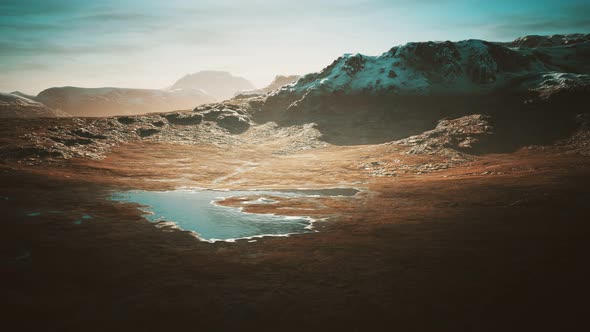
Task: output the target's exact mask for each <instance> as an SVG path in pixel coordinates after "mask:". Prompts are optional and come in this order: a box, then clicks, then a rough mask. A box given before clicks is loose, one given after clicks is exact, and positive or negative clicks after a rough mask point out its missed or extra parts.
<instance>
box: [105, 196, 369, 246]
mask: <svg viewBox="0 0 590 332" xmlns="http://www.w3.org/2000/svg"><path fill="white" fill-rule="evenodd" d="M331 190H335V191H331ZM356 192H357V191H356V190H355V189H345V188H337V189H322V190H310V191H309V192H308V191H306V190H293V191H285V190H280V191H278V190H277V191H216V190H184V189H181V190H173V191H143V190H134V191H126V192H118V193H115V194H113V195H112V197H111V199H113V200H115V201H122V202H131V203H138V204H141V205H142V206H144V207H142V210H143V211H145V212H146V218H147V219H148V220H149V221H152V222H159V221H170V222H173V223H174V225H175V226H177V227H178V228H181V229H183V230H187V231H192V232H195V233H196V234H197V236H198V237H199V238H200V239H202V240H204V241H209V242H215V241H233V240H236V239H247V238H256V237H262V236H287V235H290V234H299V233H308V232H313V229H312V223H313V219H312V218H309V217H305V216H301V217H286V216H278V215H272V214H257V213H245V212H242V211H241V209H239V208H234V207H225V206H220V205H217V204H215V202H216V201H220V200H223V199H224V198H227V197H231V196H252V195H256V196H257V197H258V198H257V199H256V200H255V201H254V202H252V203H256V204H274V203H276V202H275V201H274V200H272V199H270V198H269V196H282V197H293V196H310V195H314V196H317V195H328V196H352V195H354V194H356Z"/></svg>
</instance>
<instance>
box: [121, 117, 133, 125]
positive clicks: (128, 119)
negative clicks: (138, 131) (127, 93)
mask: <svg viewBox="0 0 590 332" xmlns="http://www.w3.org/2000/svg"><path fill="white" fill-rule="evenodd" d="M117 121H119V122H120V123H122V124H124V125H129V124H132V123H134V122H136V121H137V119H136V118H134V117H131V116H120V117H118V118H117Z"/></svg>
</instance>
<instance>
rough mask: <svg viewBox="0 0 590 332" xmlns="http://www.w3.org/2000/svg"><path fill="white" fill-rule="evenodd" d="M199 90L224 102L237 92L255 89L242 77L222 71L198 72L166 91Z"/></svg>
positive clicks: (180, 80) (182, 79) (183, 78)
mask: <svg viewBox="0 0 590 332" xmlns="http://www.w3.org/2000/svg"><path fill="white" fill-rule="evenodd" d="M186 89H200V90H203V91H204V92H205V93H207V94H208V95H210V96H213V97H214V98H215V99H216V100H219V101H221V100H226V99H229V98H231V97H233V96H234V95H235V94H236V93H237V92H239V91H248V90H253V89H256V87H255V86H254V84H252V83H251V82H250V81H248V80H247V79H245V78H243V77H238V76H232V75H231V74H230V73H228V72H224V71H200V72H198V73H194V74H189V75H186V76H184V77H182V78H181V79H179V80H178V81H176V83H174V84H173V85H172V86H171V87H170V88H169V89H168V90H170V91H176V90H186Z"/></svg>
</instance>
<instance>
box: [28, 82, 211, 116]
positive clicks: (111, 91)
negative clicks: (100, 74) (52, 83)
mask: <svg viewBox="0 0 590 332" xmlns="http://www.w3.org/2000/svg"><path fill="white" fill-rule="evenodd" d="M35 99H36V100H37V101H39V102H41V103H43V104H45V105H47V106H49V107H51V108H54V109H56V110H62V111H64V112H67V113H69V114H71V115H74V116H109V115H133V114H144V113H150V112H165V111H173V110H177V109H189V108H193V107H195V106H196V105H200V104H204V103H209V102H213V101H215V99H214V98H213V97H211V96H209V95H207V94H205V93H204V92H202V91H200V90H194V89H192V90H191V89H184V90H174V91H163V90H150V89H124V88H77V87H59V88H50V89H47V90H44V91H42V92H41V93H39V95H38V96H37V97H36V98H35Z"/></svg>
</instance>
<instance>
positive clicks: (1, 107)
mask: <svg viewBox="0 0 590 332" xmlns="http://www.w3.org/2000/svg"><path fill="white" fill-rule="evenodd" d="M59 116H69V114H67V113H65V112H61V111H58V110H53V109H51V108H49V107H47V106H45V105H43V104H42V103H39V102H36V101H34V100H31V99H29V98H26V97H24V96H22V95H18V94H13V93H2V92H0V118H37V117H49V118H53V117H59Z"/></svg>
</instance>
